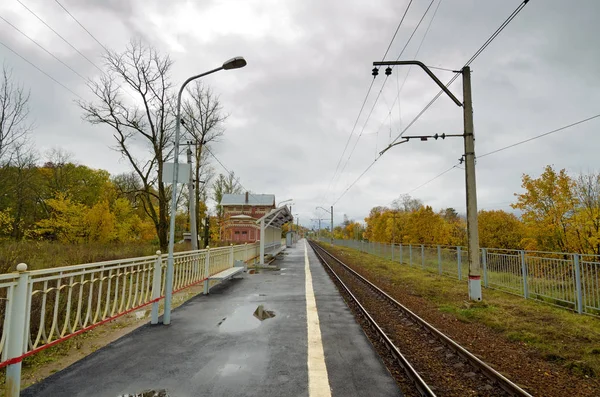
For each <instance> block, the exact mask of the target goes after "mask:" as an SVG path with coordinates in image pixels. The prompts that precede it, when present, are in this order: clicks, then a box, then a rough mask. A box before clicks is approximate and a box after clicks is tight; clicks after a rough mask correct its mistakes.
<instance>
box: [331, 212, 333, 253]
mask: <svg viewBox="0 0 600 397" xmlns="http://www.w3.org/2000/svg"><path fill="white" fill-rule="evenodd" d="M331 245H333V205H332V206H331Z"/></svg>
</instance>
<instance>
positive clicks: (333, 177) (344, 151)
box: [327, 0, 413, 190]
mask: <svg viewBox="0 0 600 397" xmlns="http://www.w3.org/2000/svg"><path fill="white" fill-rule="evenodd" d="M412 2H413V0H410V2H409V3H408V5H407V6H406V9H405V10H404V14H403V15H402V18H401V19H400V22H399V23H398V26H397V27H396V31H395V32H394V35H393V36H392V39H391V40H390V44H389V45H388V47H387V49H386V50H385V53H384V54H383V57H382V59H381V60H382V61H383V60H384V59H385V57H386V56H387V54H388V52H389V50H390V48H391V46H392V44H393V43H394V40H395V39H396V35H397V34H398V31H399V30H400V27H401V26H402V23H403V22H404V19H405V18H406V14H407V13H408V10H409V9H410V6H411V4H412ZM374 83H375V77H373V79H372V80H371V83H370V84H369V88H368V90H367V93H366V94H365V98H364V99H363V102H362V105H361V106H360V110H359V111H358V115H357V116H356V120H355V121H354V125H353V126H352V130H351V131H350V134H349V135H348V139H347V140H346V145H345V146H344V150H343V151H342V154H341V155H340V158H339V160H338V163H337V165H336V167H335V171H334V172H333V176H332V177H331V181H330V182H329V186H328V187H327V190H329V189H330V188H331V185H332V184H333V180H334V179H335V177H336V175H337V172H338V170H339V168H340V164H341V163H342V160H343V159H344V155H345V154H346V150H348V145H349V144H350V141H351V139H352V135H353V134H354V130H355V129H356V126H357V125H358V121H359V120H360V116H361V115H362V112H363V110H364V108H365V105H366V103H367V99H368V98H369V94H370V93H371V90H372V89H373V84H374Z"/></svg>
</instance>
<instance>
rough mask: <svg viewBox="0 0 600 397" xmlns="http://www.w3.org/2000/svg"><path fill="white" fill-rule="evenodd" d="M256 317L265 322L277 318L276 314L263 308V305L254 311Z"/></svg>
mask: <svg viewBox="0 0 600 397" xmlns="http://www.w3.org/2000/svg"><path fill="white" fill-rule="evenodd" d="M254 317H256V318H257V319H259V320H260V321H263V320H266V319H268V318H273V317H275V312H272V311H270V310H265V308H264V307H263V305H260V306H258V307H257V308H256V310H255V311H254Z"/></svg>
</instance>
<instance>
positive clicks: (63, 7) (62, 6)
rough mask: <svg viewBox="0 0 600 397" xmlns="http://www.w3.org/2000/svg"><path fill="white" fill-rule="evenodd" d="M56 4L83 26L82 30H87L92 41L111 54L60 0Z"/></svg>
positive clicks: (56, 0)
mask: <svg viewBox="0 0 600 397" xmlns="http://www.w3.org/2000/svg"><path fill="white" fill-rule="evenodd" d="M54 2H55V3H56V4H58V5H59V6H60V8H62V9H63V10H65V12H66V13H67V14H69V16H70V17H71V18H72V19H73V20H74V21H75V22H77V24H78V25H79V26H81V28H82V29H83V30H85V31H86V33H87V34H88V35H90V37H91V38H92V39H94V40H95V41H96V43H98V44H99V45H100V47H102V48H103V49H104V51H106V52H107V53H109V52H110V51H108V48H106V47H105V46H104V44H102V43H101V42H100V40H98V39H97V38H96V37H95V36H94V35H93V34H92V33H91V32H90V31H89V30H87V29H86V28H85V26H83V25H82V24H81V22H79V21H78V20H77V18H75V16H73V14H71V13H70V12H69V10H67V9H66V8H65V6H64V5H62V4H61V3H60V2H59V1H58V0H54Z"/></svg>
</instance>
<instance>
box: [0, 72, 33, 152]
mask: <svg viewBox="0 0 600 397" xmlns="http://www.w3.org/2000/svg"><path fill="white" fill-rule="evenodd" d="M28 103H29V91H27V92H25V89H24V88H23V86H22V85H20V84H17V83H15V82H14V81H13V77H12V69H10V68H9V67H8V66H6V64H4V65H3V66H2V75H1V76H0V164H6V163H8V162H10V157H11V155H12V153H13V152H14V150H15V149H17V148H20V147H21V146H23V144H24V143H25V142H24V141H25V137H26V135H27V133H28V132H30V131H31V129H32V128H33V125H32V124H31V123H29V122H28V121H27V118H28V116H29V106H28Z"/></svg>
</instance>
